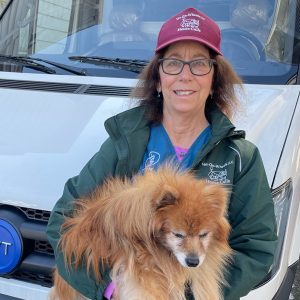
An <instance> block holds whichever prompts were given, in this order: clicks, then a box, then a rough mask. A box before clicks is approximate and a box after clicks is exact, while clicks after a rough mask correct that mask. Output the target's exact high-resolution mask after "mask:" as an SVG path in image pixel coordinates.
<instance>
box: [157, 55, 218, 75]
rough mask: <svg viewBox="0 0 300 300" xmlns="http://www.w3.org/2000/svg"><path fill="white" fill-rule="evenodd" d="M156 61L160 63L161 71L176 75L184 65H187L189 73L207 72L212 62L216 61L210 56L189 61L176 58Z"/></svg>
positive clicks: (203, 73) (200, 73) (201, 73)
mask: <svg viewBox="0 0 300 300" xmlns="http://www.w3.org/2000/svg"><path fill="white" fill-rule="evenodd" d="M158 62H159V63H160V64H161V66H162V70H163V72H164V73H166V74H168V75H178V74H180V73H181V72H182V70H183V67H184V65H189V67H190V70H191V73H192V74H194V75H196V76H203V75H206V74H208V73H209V72H210V71H211V69H212V66H213V64H216V61H215V60H214V59H211V58H201V59H195V60H191V61H184V60H180V59H176V58H162V59H160V60H159V61H158Z"/></svg>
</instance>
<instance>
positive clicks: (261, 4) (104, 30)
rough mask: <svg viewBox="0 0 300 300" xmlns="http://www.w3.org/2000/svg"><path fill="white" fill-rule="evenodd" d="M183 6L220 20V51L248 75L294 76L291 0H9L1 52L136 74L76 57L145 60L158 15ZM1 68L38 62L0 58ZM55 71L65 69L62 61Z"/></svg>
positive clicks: (98, 71)
mask: <svg viewBox="0 0 300 300" xmlns="http://www.w3.org/2000/svg"><path fill="white" fill-rule="evenodd" d="M298 2H299V1H298ZM187 7H195V8H197V9H199V10H201V11H203V12H204V13H206V14H207V15H208V16H210V17H211V18H213V19H214V20H215V21H216V22H217V23H218V24H219V26H220V28H221V30H222V52H223V54H224V56H225V57H226V58H227V59H228V60H229V61H230V62H231V63H232V64H233V66H234V67H235V69H236V71H237V72H238V73H239V74H240V75H241V76H242V77H243V78H244V80H245V81H246V82H249V83H271V84H286V83H288V82H289V81H290V80H292V78H293V76H295V74H296V72H297V65H298V64H299V57H300V37H299V36H300V22H299V20H300V13H299V10H300V8H299V3H298V4H297V1H296V0H202V1H197V0H185V1H182V0H164V1H161V0H147V1H145V0H64V1H56V0H47V1H46V0H22V1H16V0H15V1H10V2H9V4H8V6H7V7H6V9H5V10H4V11H3V13H2V15H1V17H0V55H4V56H10V57H11V56H25V57H31V58H39V59H43V60H46V62H42V61H39V63H41V64H45V65H47V66H49V67H50V65H49V64H47V61H48V62H54V63H60V64H63V65H64V66H69V67H71V68H73V69H72V70H76V68H78V70H79V73H80V72H82V70H86V74H87V75H90V76H110V77H129V78H135V77H136V76H137V74H138V72H131V71H130V70H124V69H122V68H118V67H117V64H112V63H110V64H108V65H106V64H105V63H104V62H103V61H102V63H101V64H99V63H98V64H96V63H95V64H94V63H91V61H88V60H82V59H74V57H78V56H80V57H95V56H96V57H100V58H108V59H110V61H112V60H114V59H116V58H118V59H125V60H138V61H140V60H141V61H148V60H149V59H151V58H152V56H153V53H154V48H155V44H156V37H157V34H158V31H159V29H160V27H161V25H162V23H163V22H164V21H165V20H166V19H168V18H170V17H171V16H172V15H174V14H176V13H178V12H179V11H181V10H183V9H185V8H187ZM70 57H73V59H70ZM51 67H53V65H52V66H51ZM54 68H55V66H54ZM0 71H12V72H32V73H36V72H41V71H42V69H41V70H39V68H31V67H30V66H28V65H27V66H26V64H24V62H23V63H20V61H19V62H17V61H15V62H14V61H13V60H12V59H9V60H5V59H1V60H0ZM56 73H57V74H70V73H68V69H67V68H65V69H59V68H57V70H56Z"/></svg>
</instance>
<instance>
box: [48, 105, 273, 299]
mask: <svg viewBox="0 0 300 300" xmlns="http://www.w3.org/2000/svg"><path fill="white" fill-rule="evenodd" d="M208 119H209V121H210V123H211V126H212V137H211V139H210V141H209V142H208V144H206V145H205V146H204V148H203V149H202V150H201V152H200V153H198V155H197V157H196V158H195V161H194V163H193V167H192V169H193V170H194V171H195V173H196V174H197V176H198V177H199V178H205V179H207V180H209V181H216V182H221V183H223V184H228V185H232V194H231V198H230V203H229V208H228V217H229V220H230V223H231V226H232V232H231V235H230V245H231V247H232V248H233V249H234V250H235V255H234V263H233V265H232V267H231V268H230V269H229V272H228V282H229V284H230V287H226V288H224V295H225V296H224V297H225V300H237V299H239V298H240V297H242V296H244V295H246V294H247V293H248V292H249V291H250V290H251V289H252V288H253V287H254V286H255V285H256V284H257V283H259V282H260V281H261V280H262V279H263V278H264V276H265V275H266V274H267V273H268V270H269V268H270V266H271V264H272V261H273V254H274V251H275V247H276V240H277V238H276V222H275V215H274V206H273V201H272V197H271V193H270V188H269V185H268V182H267V179H266V175H265V171H264V167H263V164H262V160H261V157H260V154H259V151H258V150H257V148H256V147H255V146H254V145H253V144H252V143H250V142H248V141H246V140H245V139H244V133H243V132H236V131H234V126H233V125H232V123H231V122H230V121H229V120H228V119H227V117H225V116H224V115H223V114H222V113H221V112H220V111H219V110H218V109H216V108H215V109H213V110H212V111H211V112H210V113H209V115H208ZM149 125H150V124H149V121H147V119H146V118H145V117H144V109H143V108H142V107H137V108H133V109H131V110H128V111H126V112H123V113H121V114H118V115H116V116H114V117H112V118H110V119H108V120H107V121H106V122H105V127H106V130H107V131H108V133H109V138H108V139H107V140H106V141H105V142H104V144H103V145H102V146H101V149H100V150H99V152H97V153H96V154H95V155H94V157H92V159H91V160H90V161H89V162H88V163H87V164H86V166H85V167H84V168H83V170H82V171H81V172H80V174H79V175H78V176H76V177H74V178H71V179H69V180H68V181H67V183H66V185H65V188H64V193H63V195H62V197H61V198H60V199H59V201H58V202H57V203H56V205H55V207H54V209H53V211H52V214H51V217H50V220H49V224H48V228H47V234H48V239H49V242H50V243H51V245H52V247H53V248H54V251H55V258H56V264H57V268H58V271H59V273H60V275H61V276H62V277H63V278H65V280H66V281H67V282H69V283H70V284H71V285H72V286H73V287H74V288H75V289H77V290H78V291H79V292H81V293H82V294H83V295H85V296H86V297H88V298H90V299H102V294H103V291H104V289H105V287H106V285H107V284H108V282H109V281H110V277H109V270H108V269H107V268H105V267H103V270H102V271H103V272H102V275H103V277H104V282H101V284H99V283H97V282H96V281H95V280H94V277H93V275H92V274H90V275H89V276H88V275H87V274H86V271H85V269H84V266H82V268H80V269H78V270H76V271H75V272H72V270H71V271H70V270H69V269H68V270H66V267H65V265H64V259H63V255H62V253H61V252H60V251H59V249H57V243H58V240H59V237H60V227H61V225H62V223H63V222H64V215H70V214H71V213H72V201H73V200H74V199H76V198H79V197H81V196H82V195H84V194H86V193H89V192H90V191H92V190H93V189H94V188H95V187H96V186H97V185H99V184H101V183H102V182H103V180H104V179H105V178H106V177H107V176H109V175H112V176H115V175H122V176H123V175H126V176H132V175H133V174H134V173H136V172H137V171H138V170H139V167H140V164H141V161H142V159H143V156H144V152H145V149H146V145H147V142H148V138H149V133H150V127H149ZM104 242H105V241H104Z"/></svg>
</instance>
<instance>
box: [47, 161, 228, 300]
mask: <svg viewBox="0 0 300 300" xmlns="http://www.w3.org/2000/svg"><path fill="white" fill-rule="evenodd" d="M227 197H228V192H227V190H226V189H225V188H224V187H222V186H220V185H217V184H209V183H206V182H204V181H201V180H198V179H196V178H194V177H193V176H192V175H191V174H189V173H187V172H178V171H174V170H173V169H172V168H169V167H164V168H161V169H160V170H159V171H146V172H145V174H144V175H138V176H136V177H134V179H133V180H127V179H126V180H121V179H118V178H115V179H110V180H107V181H106V182H105V183H104V184H103V185H102V186H101V187H100V188H98V189H97V190H96V191H94V192H93V193H92V194H91V195H89V196H88V197H86V198H84V199H81V200H78V201H76V210H75V213H74V215H73V216H72V217H71V218H67V219H66V221H65V223H64V225H63V232H64V233H63V234H62V237H61V241H60V247H61V250H62V251H63V253H64V255H65V259H66V264H67V265H68V266H72V267H74V268H75V270H76V267H78V265H79V264H80V263H82V262H84V264H86V266H87V272H91V271H92V272H93V273H94V276H95V277H96V278H97V280H99V282H100V281H101V274H100V272H99V265H101V264H105V265H108V266H110V269H111V278H112V280H113V281H114V282H115V283H116V290H115V293H114V299H117V300H125V299H126V300H128V299H130V300H137V299H138V300H141V299H143V300H171V299H172V300H182V299H185V288H186V285H187V284H188V285H189V286H190V288H191V290H192V291H193V294H194V297H195V299H196V300H219V299H222V296H221V289H220V286H221V284H224V276H223V273H224V267H225V266H226V264H227V263H228V261H229V257H230V254H231V249H230V247H229V245H228V234H229V230H230V226H229V223H228V221H227V219H226V207H227ZM54 277H55V285H54V291H53V294H52V299H59V300H73V299H80V295H79V294H77V293H76V291H75V290H73V289H72V288H71V287H70V286H69V285H68V284H67V283H66V282H65V281H64V280H63V279H62V278H61V277H60V276H59V275H58V272H55V276H54ZM76 297H77V298H76Z"/></svg>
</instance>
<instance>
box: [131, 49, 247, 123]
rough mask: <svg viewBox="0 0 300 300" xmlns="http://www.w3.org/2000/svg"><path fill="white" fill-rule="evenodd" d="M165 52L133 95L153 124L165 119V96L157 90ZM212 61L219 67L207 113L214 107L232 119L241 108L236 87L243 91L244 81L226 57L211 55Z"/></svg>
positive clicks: (157, 56)
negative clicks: (214, 105) (213, 105)
mask: <svg viewBox="0 0 300 300" xmlns="http://www.w3.org/2000/svg"><path fill="white" fill-rule="evenodd" d="M165 51H166V49H163V50H162V51H160V52H158V53H157V54H155V56H154V57H153V59H152V60H151V61H150V62H149V63H148V64H147V66H146V67H145V68H144V69H143V71H142V72H141V74H140V76H139V81H138V83H137V85H136V87H135V88H134V89H133V91H132V93H131V96H132V97H133V98H135V99H138V100H139V105H140V106H144V107H145V108H146V112H147V117H148V118H149V119H150V121H152V122H161V121H162V117H163V95H162V94H161V93H160V94H159V93H158V92H157V87H158V84H159V81H160V77H159V65H160V64H159V59H161V58H163V56H164V53H165ZM211 58H213V59H215V60H216V64H214V78H213V85H212V96H209V97H208V99H207V101H206V108H205V109H206V112H207V111H209V110H210V107H211V104H213V103H215V104H216V105H217V106H218V107H219V109H220V110H221V111H222V112H223V113H224V114H225V115H226V116H227V117H228V118H229V119H231V118H232V117H233V115H234V114H235V113H236V112H237V111H238V108H239V100H238V97H237V95H236V89H235V86H236V85H237V86H238V87H239V88H240V89H239V90H240V91H242V90H243V86H242V80H241V78H240V77H239V76H238V74H237V73H236V72H235V71H234V69H233V67H232V66H231V64H230V63H229V62H228V61H227V60H226V59H225V58H224V57H223V56H221V55H216V54H215V53H211Z"/></svg>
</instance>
